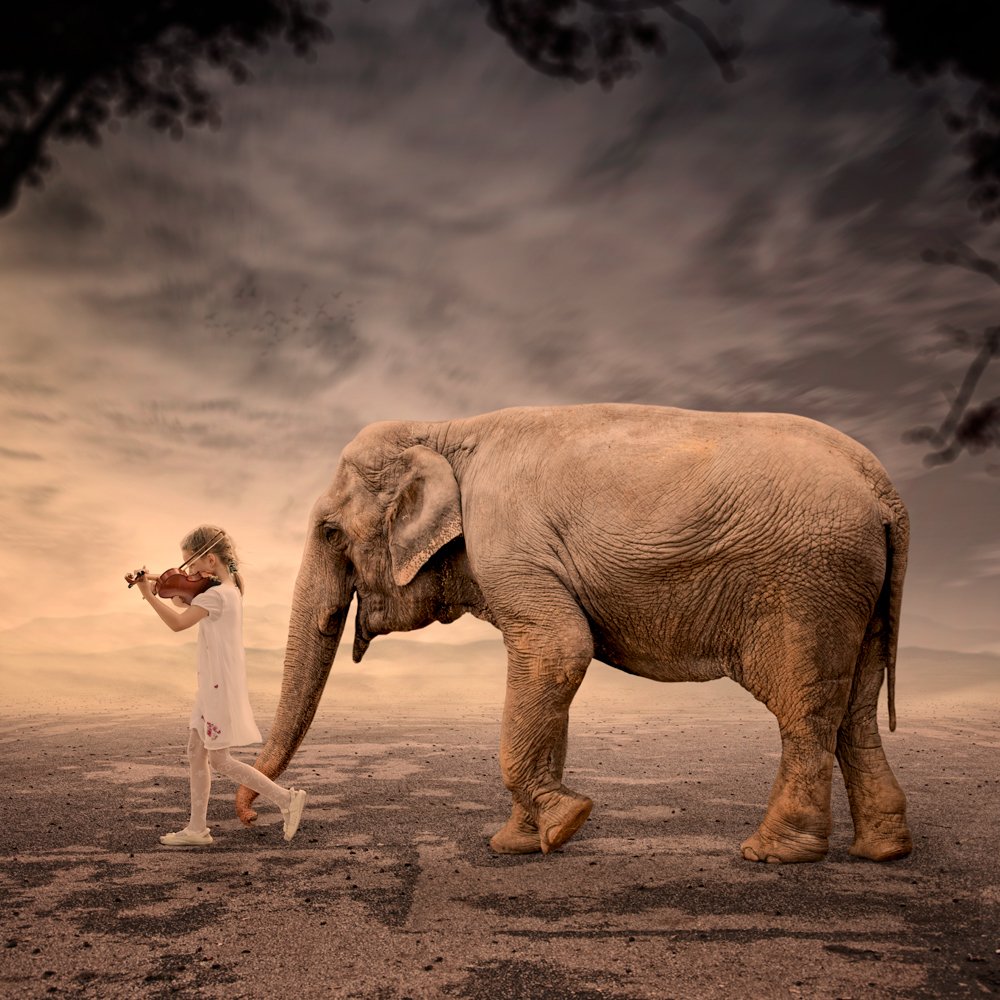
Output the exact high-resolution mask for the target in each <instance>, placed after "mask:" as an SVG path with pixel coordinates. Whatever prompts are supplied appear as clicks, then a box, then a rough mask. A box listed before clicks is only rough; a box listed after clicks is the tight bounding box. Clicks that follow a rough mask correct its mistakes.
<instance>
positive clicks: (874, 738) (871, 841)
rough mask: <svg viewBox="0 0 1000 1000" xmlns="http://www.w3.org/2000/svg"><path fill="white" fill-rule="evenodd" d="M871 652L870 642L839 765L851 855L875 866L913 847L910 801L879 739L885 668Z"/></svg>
mask: <svg viewBox="0 0 1000 1000" xmlns="http://www.w3.org/2000/svg"><path fill="white" fill-rule="evenodd" d="M871 652H872V647H871V646H870V645H869V644H868V638H867V637H866V646H865V648H863V649H862V653H861V657H860V661H859V666H860V674H859V676H858V679H857V684H856V688H855V691H854V692H853V694H852V697H851V704H850V706H849V707H848V711H847V715H846V716H845V717H844V721H843V723H842V725H841V727H840V731H839V732H838V734H837V761H838V763H839V764H840V770H841V772H842V773H843V775H844V784H845V785H846V786H847V798H848V801H849V802H850V804H851V818H852V819H853V820H854V843H853V844H852V845H851V854H853V855H854V856H855V857H859V858H869V859H871V860H872V861H892V860H894V859H896V858H903V857H906V855H907V854H909V853H910V851H911V850H912V849H913V843H912V841H911V839H910V830H909V827H908V826H907V824H906V796H905V795H904V794H903V790H902V789H901V788H900V787H899V784H898V783H897V781H896V778H895V775H894V774H893V773H892V769H891V768H890V767H889V762H888V761H887V760H886V759H885V751H884V750H883V749H882V739H881V737H880V736H879V731H878V719H877V708H878V693H879V688H880V687H881V685H882V666H881V663H877V662H876V663H874V664H872V663H871V661H870V659H869V654H870V653H871Z"/></svg>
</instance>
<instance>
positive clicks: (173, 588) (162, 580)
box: [125, 560, 222, 604]
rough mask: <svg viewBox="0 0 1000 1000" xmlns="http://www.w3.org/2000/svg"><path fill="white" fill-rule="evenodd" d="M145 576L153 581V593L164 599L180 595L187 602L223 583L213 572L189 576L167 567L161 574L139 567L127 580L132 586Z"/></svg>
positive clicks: (181, 571)
mask: <svg viewBox="0 0 1000 1000" xmlns="http://www.w3.org/2000/svg"><path fill="white" fill-rule="evenodd" d="M188 561H189V562H190V560H188ZM143 577H148V578H149V579H150V580H152V581H153V593H154V594H156V596H157V597H162V598H164V599H169V598H171V597H179V598H180V599H181V600H182V601H183V602H184V603H185V604H190V603H191V601H192V600H193V599H194V598H196V597H197V596H198V595H199V594H204V593H205V591H206V590H208V589H209V588H210V587H218V586H219V584H220V583H222V581H221V580H220V579H219V578H218V577H217V576H212V574H211V573H193V574H191V575H190V576H188V574H187V573H185V572H184V571H183V570H181V569H167V570H164V571H163V572H162V573H160V575H159V576H154V575H153V574H152V573H147V572H146V571H145V570H144V569H137V570H136V571H135V572H134V573H129V574H127V575H126V577H125V580H126V582H127V583H128V585H129V587H132V586H134V585H135V584H137V583H138V582H139V581H140V580H141V579H142V578H143Z"/></svg>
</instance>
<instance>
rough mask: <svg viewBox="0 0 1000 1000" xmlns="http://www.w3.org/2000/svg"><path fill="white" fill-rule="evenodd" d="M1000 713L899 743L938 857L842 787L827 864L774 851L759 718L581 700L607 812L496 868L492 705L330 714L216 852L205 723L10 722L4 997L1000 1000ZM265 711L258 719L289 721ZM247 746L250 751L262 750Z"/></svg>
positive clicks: (904, 730) (944, 720)
mask: <svg viewBox="0 0 1000 1000" xmlns="http://www.w3.org/2000/svg"><path fill="white" fill-rule="evenodd" d="M996 719H997V716H996V712H995V711H992V710H988V709H986V708H983V709H980V710H979V711H977V712H971V711H967V712H965V713H964V715H963V717H962V718H956V717H950V718H949V717H944V716H938V717H934V718H931V717H927V718H923V719H912V718H908V719H906V720H901V723H900V727H899V729H898V730H897V732H896V733H895V734H893V735H891V736H890V735H888V734H884V738H885V741H886V744H887V747H888V752H889V757H890V761H891V762H892V764H893V766H894V768H895V770H896V773H897V775H898V777H899V779H900V782H901V783H902V785H903V787H904V789H905V790H906V791H907V793H908V795H909V800H910V815H911V827H912V831H913V835H914V843H915V851H914V853H913V855H912V856H911V857H910V858H907V859H905V860H902V861H898V862H893V863H890V864H885V865H876V864H873V863H871V862H864V861H857V860H855V859H853V858H850V857H849V856H848V853H847V848H848V846H849V844H850V841H851V831H850V818H849V813H848V811H847V804H846V798H845V796H844V793H843V786H842V785H841V784H840V782H839V780H838V781H837V782H836V784H835V788H834V824H835V828H834V833H833V836H832V839H831V850H830V854H829V856H828V858H827V860H826V861H825V862H823V863H821V864H813V865H795V866H773V865H754V864H750V863H748V862H745V861H743V860H742V859H741V858H740V856H739V851H738V844H739V842H740V840H741V839H742V838H743V837H745V836H746V835H747V834H748V833H749V832H750V831H751V830H752V829H753V828H754V827H755V826H756V824H757V823H758V821H759V819H760V816H761V814H762V809H763V805H764V803H765V801H766V799H767V793H768V789H769V787H770V783H771V779H772V777H773V774H774V769H775V767H776V764H777V758H778V739H777V731H776V727H775V726H774V724H773V722H771V721H768V720H762V719H751V720H743V721H738V720H733V719H724V718H720V717H715V718H711V717H705V716H701V717H699V716H698V715H696V714H691V715H688V716H686V717H685V716H680V717H675V718H674V719H672V720H671V721H670V723H669V724H667V723H665V722H664V721H663V720H662V719H658V718H650V717H646V718H644V717H642V716H641V715H633V716H629V717H621V718H617V719H616V721H615V722H614V724H608V723H607V722H606V721H605V722H604V723H599V722H596V721H594V719H592V718H591V719H588V718H587V717H586V716H583V717H580V716H579V715H576V716H575V717H574V719H573V722H572V726H571V734H570V766H569V767H568V769H567V782H568V783H569V784H570V785H571V786H573V787H575V788H577V789H578V790H580V791H584V792H586V793H587V794H589V795H590V796H591V797H592V798H593V799H594V800H595V808H594V812H593V814H592V816H591V819H590V821H589V822H588V823H587V825H586V826H585V827H584V828H583V829H582V830H581V831H580V833H579V834H578V835H577V836H576V838H574V840H572V841H571V842H570V843H569V844H567V845H566V847H565V848H563V850H561V851H559V852H556V853H554V854H552V855H550V856H549V857H544V858H543V857H541V856H530V857H519V858H511V857H497V856H495V855H493V854H491V852H490V851H489V849H488V847H487V838H488V835H489V834H490V833H492V832H493V831H494V830H495V829H496V828H497V827H498V826H499V825H500V824H501V823H502V822H503V820H504V819H505V818H506V815H507V808H508V799H507V793H506V792H505V791H504V789H503V786H502V784H501V781H500V778H499V772H498V766H497V740H498V734H499V724H498V722H497V719H496V717H495V713H494V714H493V715H491V714H490V713H480V714H479V715H478V716H474V717H470V718H468V719H465V720H455V719H449V720H446V721H439V720H433V719H428V718H397V719H393V720H386V719H384V718H383V719H379V718H376V717H375V716H374V715H373V714H371V713H369V714H368V715H367V716H360V715H357V714H350V715H346V714H345V715H341V716H329V715H323V714H322V713H321V715H320V716H319V717H318V719H317V724H316V725H314V727H313V730H312V732H311V733H310V736H309V737H308V740H307V743H306V745H305V746H304V748H303V750H302V751H301V752H300V754H299V756H298V757H297V758H296V760H295V762H294V765H293V767H292V768H291V769H290V770H289V772H288V773H287V775H286V777H285V778H284V779H283V780H284V781H285V782H286V783H291V784H295V785H300V786H302V787H305V788H307V789H308V790H309V793H310V801H309V805H308V807H307V811H306V816H305V819H304V821H303V825H302V828H301V830H300V832H299V835H298V836H297V837H296V839H295V840H294V841H293V842H292V843H290V844H286V843H285V842H284V841H283V840H282V837H281V822H280V817H279V815H278V814H277V812H275V811H271V810H270V809H268V808H267V807H266V806H264V807H263V808H262V810H261V818H260V820H259V822H258V825H257V827H256V828H254V829H246V828H244V827H242V826H241V825H240V824H239V823H238V822H237V821H236V820H235V818H233V814H232V794H231V793H232V788H233V786H232V785H231V784H230V783H228V782H227V781H226V780H225V779H222V778H219V779H217V780H216V784H215V786H214V796H213V800H212V803H211V806H210V811H209V822H210V824H211V826H212V827H213V833H214V836H215V843H214V845H213V846H211V847H210V848H206V849H187V850H176V849H174V850H172V849H169V848H164V847H161V846H160V845H159V844H158V842H157V837H158V835H159V834H161V833H163V832H165V831H168V830H172V829H179V828H180V827H182V826H184V824H185V822H186V819H187V802H188V791H187V772H186V763H185V760H184V757H183V745H184V743H185V732H184V730H183V725H184V720H183V719H178V720H177V721H172V720H168V721H164V719H162V718H158V719H147V718H142V719H138V718H127V717H124V716H123V717H99V716H96V717H95V716H87V717H78V718H72V717H67V716H65V715H64V716H62V717H59V718H54V717H44V716H35V717H32V718H29V719H20V720H13V719H6V720H3V719H0V752H2V755H3V760H4V763H5V767H6V771H7V775H8V778H7V787H6V790H5V791H4V792H3V794H2V796H0V801H2V802H3V821H2V823H0V861H2V874H0V886H2V898H3V907H2V916H0V919H2V922H3V928H2V941H3V944H4V945H5V947H4V948H3V952H2V963H0V992H2V994H3V995H4V996H17V997H35V996H48V995H52V994H70V995H82V996H94V997H126V996H129V997H131V996H137V995H138V996H148V997H166V996H176V995H181V996H197V997H219V998H227V1000H233V998H238V997H272V996H284V995H288V994H296V995H298V996H300V997H322V996H334V997H359V998H361V997H363V998H368V997H372V998H378V1000H402V998H404V997H412V998H415V1000H416V998H424V997H446V998H447V997H454V998H463V997H464V998H487V997H488V998H491V1000H497V998H506V997H525V998H540V997H556V998H572V1000H590V998H596V997H616V998H638V997H678V998H684V997H782V998H788V997H796V996H801V997H831V998H832V997H852V998H870V997H950V996H983V995H990V994H997V993H1000V859H998V825H1000V824H998V800H1000V795H998V792H1000V768H998V766H997V763H998V759H1000V758H998V750H1000V732H998V728H997V724H996ZM268 721H269V720H268V719H261V722H262V724H266V722H268ZM247 756H249V754H244V757H247Z"/></svg>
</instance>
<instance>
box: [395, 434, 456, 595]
mask: <svg viewBox="0 0 1000 1000" xmlns="http://www.w3.org/2000/svg"><path fill="white" fill-rule="evenodd" d="M399 463H400V475H399V480H398V481H397V483H396V493H395V496H394V497H393V499H392V502H391V503H390V504H389V509H388V511H387V513H386V529H387V533H388V535H389V555H390V557H391V559H392V578H393V580H395V581H396V584H397V585H398V586H400V587H404V586H406V584H408V583H409V582H410V581H411V580H412V579H413V578H414V577H415V576H416V575H417V573H418V572H419V570H420V567H421V566H423V565H424V563H425V562H427V560H428V559H430V557H431V556H432V555H434V553H435V552H437V550H438V549H440V548H441V546H442V545H445V544H447V543H448V542H450V541H451V540H452V539H453V538H458V536H459V535H460V534H462V502H461V497H460V496H459V492H458V482H457V481H456V480H455V474H454V472H452V471H451V465H450V464H449V462H448V460H447V459H446V458H444V456H442V455H439V454H438V453H437V452H436V451H432V450H431V449H430V448H425V447H424V446H423V445H416V446H415V447H413V448H407V449H406V451H404V452H403V454H402V455H400V458H399Z"/></svg>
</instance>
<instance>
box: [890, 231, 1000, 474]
mask: <svg viewBox="0 0 1000 1000" xmlns="http://www.w3.org/2000/svg"><path fill="white" fill-rule="evenodd" d="M923 257H924V260H925V261H927V263H928V264H940V265H946V266H950V267H959V268H963V269H964V270H966V271H972V272H973V273H974V274H981V275H982V276H983V277H984V278H987V279H988V280H989V281H992V282H993V283H994V284H995V285H998V286H1000V264H997V263H996V261H993V260H990V259H989V258H987V257H981V256H980V255H979V254H978V253H976V251H975V250H973V249H972V248H971V247H968V246H966V245H965V244H964V243H955V244H954V245H953V246H951V247H949V248H948V249H947V250H944V251H938V250H926V251H924V255H923ZM942 332H943V333H944V334H945V342H944V345H943V347H942V348H941V350H945V351H948V350H956V349H957V350H964V351H972V352H973V358H972V361H971V362H970V363H969V367H968V368H967V369H966V372H965V376H964V377H963V379H962V384H961V386H959V388H958V391H957V392H956V393H955V395H954V398H953V399H952V401H951V408H950V409H949V411H948V413H947V415H946V416H945V418H944V420H943V421H942V422H941V425H940V426H939V427H930V426H924V427H917V428H914V429H913V430H911V431H908V432H907V434H906V435H905V439H906V440H908V441H911V442H914V443H918V444H929V445H931V446H932V447H933V448H934V449H935V450H934V451H931V452H928V454H927V455H926V456H925V458H924V462H925V463H926V464H927V465H943V464H945V463H947V462H954V461H955V459H956V458H958V457H959V455H961V454H962V452H963V451H969V452H971V453H973V454H978V453H980V452H983V451H985V450H986V449H987V448H1000V396H995V397H993V399H987V400H985V401H983V402H981V403H977V404H974V403H973V397H974V396H975V393H976V388H977V386H978V385H979V381H980V379H981V378H982V376H983V373H984V372H985V371H986V369H987V368H988V367H989V365H990V364H991V363H992V362H993V361H995V360H996V359H997V358H1000V325H991V326H988V327H986V328H985V329H984V330H981V331H980V332H979V333H970V332H969V331H968V330H962V329H958V328H956V327H948V328H946V329H945V330H943V331H942ZM991 471H993V470H992V469H991ZM998 471H1000V467H998Z"/></svg>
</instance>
